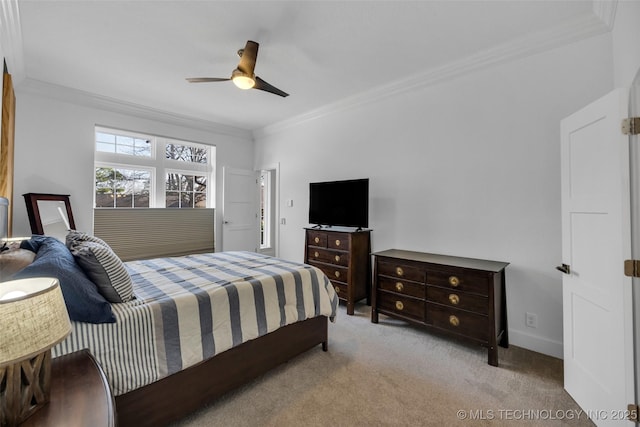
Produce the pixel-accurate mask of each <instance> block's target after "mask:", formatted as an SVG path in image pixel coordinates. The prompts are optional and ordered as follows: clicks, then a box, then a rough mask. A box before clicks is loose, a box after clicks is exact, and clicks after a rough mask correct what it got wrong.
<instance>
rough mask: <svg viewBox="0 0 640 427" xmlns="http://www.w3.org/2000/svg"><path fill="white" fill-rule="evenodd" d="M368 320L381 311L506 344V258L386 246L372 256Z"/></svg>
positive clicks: (493, 360)
mask: <svg viewBox="0 0 640 427" xmlns="http://www.w3.org/2000/svg"><path fill="white" fill-rule="evenodd" d="M373 256H374V266H373V292H372V304H371V321H372V322H373V323H378V315H379V314H380V313H382V314H385V315H387V316H390V317H394V318H398V319H403V320H405V321H407V322H411V323H415V324H420V325H423V326H426V327H428V328H432V329H436V330H439V331H441V332H444V333H445V334H450V335H453V336H457V337H461V338H464V339H468V340H471V341H474V342H477V343H479V344H480V345H482V346H485V347H487V349H488V358H489V364H490V365H493V366H498V347H497V346H498V345H500V346H502V347H508V346H509V337H508V330H507V303H506V295H505V268H506V267H507V265H509V264H508V263H506V262H498V261H488V260H481V259H473V258H461V257H454V256H447V255H438V254H429V253H423V252H413V251H404V250H397V249H390V250H387V251H382V252H377V253H374V254H373Z"/></svg>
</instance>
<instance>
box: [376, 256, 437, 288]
mask: <svg viewBox="0 0 640 427" xmlns="http://www.w3.org/2000/svg"><path fill="white" fill-rule="evenodd" d="M377 266H378V274H382V275H384V276H389V277H397V278H399V279H406V280H413V281H414V282H420V283H424V281H425V276H426V273H425V271H424V270H423V269H420V268H418V267H413V266H410V265H406V264H402V263H393V262H387V261H379V262H378V264H377Z"/></svg>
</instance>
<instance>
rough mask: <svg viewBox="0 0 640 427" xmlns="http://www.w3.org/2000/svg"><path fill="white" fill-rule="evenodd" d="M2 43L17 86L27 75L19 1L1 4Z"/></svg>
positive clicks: (0, 35)
mask: <svg viewBox="0 0 640 427" xmlns="http://www.w3.org/2000/svg"><path fill="white" fill-rule="evenodd" d="M0 43H1V44H2V53H3V54H4V59H5V60H6V61H7V68H8V69H9V73H10V74H11V78H12V80H13V84H14V86H15V85H17V84H19V83H20V82H21V81H22V80H23V79H24V78H25V77H26V75H27V73H26V70H25V66H24V54H23V51H22V27H21V26H20V12H19V10H18V0H2V2H1V3H0Z"/></svg>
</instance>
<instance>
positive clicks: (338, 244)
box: [327, 233, 349, 251]
mask: <svg viewBox="0 0 640 427" xmlns="http://www.w3.org/2000/svg"><path fill="white" fill-rule="evenodd" d="M327 247H328V248H331V249H340V250H342V251H348V250H349V235H348V234H346V233H331V236H328V237H327Z"/></svg>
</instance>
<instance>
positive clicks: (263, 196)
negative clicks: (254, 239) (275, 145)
mask: <svg viewBox="0 0 640 427" xmlns="http://www.w3.org/2000/svg"><path fill="white" fill-rule="evenodd" d="M278 178H279V165H277V164H276V165H269V166H266V167H264V168H261V169H260V173H259V192H260V249H259V252H260V253H263V254H265V255H270V256H278V252H279V251H278V235H279V232H278V225H279V223H278V215H279V214H278V199H279V195H278V180H279V179H278Z"/></svg>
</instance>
